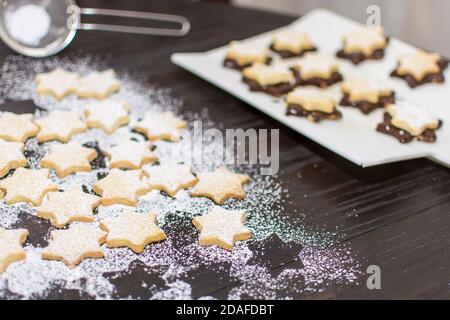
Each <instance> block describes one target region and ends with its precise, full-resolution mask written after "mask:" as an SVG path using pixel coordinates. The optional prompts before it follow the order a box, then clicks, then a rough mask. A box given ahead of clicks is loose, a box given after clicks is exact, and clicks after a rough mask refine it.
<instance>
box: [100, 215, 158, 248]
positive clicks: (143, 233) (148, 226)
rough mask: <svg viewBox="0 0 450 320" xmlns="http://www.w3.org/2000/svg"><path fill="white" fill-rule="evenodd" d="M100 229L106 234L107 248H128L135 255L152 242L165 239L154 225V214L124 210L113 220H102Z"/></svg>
mask: <svg viewBox="0 0 450 320" xmlns="http://www.w3.org/2000/svg"><path fill="white" fill-rule="evenodd" d="M100 227H101V228H102V229H103V230H105V231H106V232H108V236H107V238H106V244H107V246H108V247H110V248H118V247H128V248H130V249H131V250H133V251H134V252H135V253H141V252H143V251H144V249H145V247H146V246H147V245H148V244H150V243H152V242H158V241H162V240H165V239H166V234H165V232H164V231H163V230H162V229H161V228H159V227H158V226H157V225H156V214H155V213H150V214H148V213H136V212H133V211H131V210H124V211H123V212H122V213H121V214H120V215H119V216H117V217H115V218H111V219H105V220H102V221H101V223H100Z"/></svg>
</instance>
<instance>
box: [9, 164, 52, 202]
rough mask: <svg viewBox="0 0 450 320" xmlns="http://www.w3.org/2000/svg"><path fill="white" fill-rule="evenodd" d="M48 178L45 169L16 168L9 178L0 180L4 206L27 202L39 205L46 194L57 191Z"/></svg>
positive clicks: (47, 172)
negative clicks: (4, 193)
mask: <svg viewBox="0 0 450 320" xmlns="http://www.w3.org/2000/svg"><path fill="white" fill-rule="evenodd" d="M48 177H49V171H48V170H47V169H39V170H31V169H25V168H18V169H17V170H16V171H14V173H13V175H12V176H11V177H8V178H5V179H3V180H0V189H1V190H4V191H6V197H5V201H6V204H13V203H16V202H28V203H31V204H33V205H35V206H38V205H40V204H41V202H42V199H43V198H44V196H45V195H46V194H47V193H48V192H50V191H56V190H58V187H57V185H56V184H55V183H53V182H52V181H50V180H49V179H48Z"/></svg>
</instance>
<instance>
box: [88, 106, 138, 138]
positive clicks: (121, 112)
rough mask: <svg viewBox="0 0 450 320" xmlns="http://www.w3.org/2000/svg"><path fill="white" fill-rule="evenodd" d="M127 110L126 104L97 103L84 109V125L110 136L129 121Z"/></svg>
mask: <svg viewBox="0 0 450 320" xmlns="http://www.w3.org/2000/svg"><path fill="white" fill-rule="evenodd" d="M128 109H129V107H128V104H127V103H126V102H116V101H101V102H97V103H95V104H91V105H89V106H88V107H87V108H86V110H85V115H86V117H87V118H86V123H87V125H88V127H89V128H97V129H101V130H103V131H104V132H106V133H107V134H112V133H113V132H114V131H116V130H117V129H119V128H120V127H121V126H124V125H126V124H127V123H128V122H129V121H130V118H129V116H128Z"/></svg>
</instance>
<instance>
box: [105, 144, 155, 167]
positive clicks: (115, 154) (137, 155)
mask: <svg viewBox="0 0 450 320" xmlns="http://www.w3.org/2000/svg"><path fill="white" fill-rule="evenodd" d="M150 148H151V144H150V142H147V141H145V142H139V141H133V140H127V141H120V142H119V143H118V144H117V145H115V146H112V147H111V148H108V149H105V150H104V153H105V154H106V156H107V157H109V158H110V168H120V169H139V168H140V167H142V166H143V165H144V164H146V163H152V162H155V161H156V160H158V157H157V156H156V155H155V154H154V153H153V152H152V151H150V150H151V149H150Z"/></svg>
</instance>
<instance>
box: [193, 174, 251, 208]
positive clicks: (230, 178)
mask: <svg viewBox="0 0 450 320" xmlns="http://www.w3.org/2000/svg"><path fill="white" fill-rule="evenodd" d="M249 179H250V178H249V177H248V176H247V175H245V174H237V173H234V172H231V171H230V170H228V169H227V168H225V167H220V168H218V169H216V170H215V171H213V172H203V173H200V174H199V175H198V180H199V181H198V183H197V184H196V185H195V187H194V188H193V189H192V190H191V195H192V196H194V197H208V198H211V199H212V200H213V201H214V202H215V203H217V204H222V203H224V201H225V200H227V199H229V198H235V199H244V198H245V191H244V189H243V188H242V185H243V184H244V183H247V182H248V181H249Z"/></svg>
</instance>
